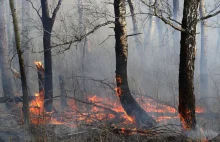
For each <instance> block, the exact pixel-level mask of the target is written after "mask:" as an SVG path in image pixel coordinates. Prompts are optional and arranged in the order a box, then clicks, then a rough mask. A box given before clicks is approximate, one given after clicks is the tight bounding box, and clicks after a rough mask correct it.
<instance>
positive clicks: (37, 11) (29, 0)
mask: <svg viewBox="0 0 220 142" xmlns="http://www.w3.org/2000/svg"><path fill="white" fill-rule="evenodd" d="M27 1H28V2H30V4H31V6H32V8H33V9H34V10H35V11H36V13H37V15H38V16H39V18H40V19H41V20H42V17H41V16H40V13H39V11H40V8H39V9H38V10H37V8H36V7H35V6H34V4H33V2H32V1H31V0H27Z"/></svg>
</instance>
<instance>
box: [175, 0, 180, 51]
mask: <svg viewBox="0 0 220 142" xmlns="http://www.w3.org/2000/svg"><path fill="white" fill-rule="evenodd" d="M178 13H179V0H173V17H174V19H175V20H178V19H177V18H178V17H177V16H178ZM179 41H180V34H179V31H177V30H174V33H173V47H174V50H175V51H176V53H179V45H180V44H179V43H180V42H179Z"/></svg>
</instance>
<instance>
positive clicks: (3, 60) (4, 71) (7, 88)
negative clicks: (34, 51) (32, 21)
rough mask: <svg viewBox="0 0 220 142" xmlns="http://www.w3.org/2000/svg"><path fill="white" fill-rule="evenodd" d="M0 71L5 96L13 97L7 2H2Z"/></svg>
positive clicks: (8, 105) (0, 4)
mask: <svg viewBox="0 0 220 142" xmlns="http://www.w3.org/2000/svg"><path fill="white" fill-rule="evenodd" d="M0 33H1V36H0V53H1V55H0V69H1V78H2V89H3V93H4V96H5V97H6V96H7V97H13V96H14V91H13V85H12V80H11V75H10V71H9V69H10V66H9V61H8V42H7V34H6V20H5V0H0ZM6 107H7V108H8V109H10V108H11V107H12V105H10V104H8V103H6Z"/></svg>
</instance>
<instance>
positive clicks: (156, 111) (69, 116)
mask: <svg viewBox="0 0 220 142" xmlns="http://www.w3.org/2000/svg"><path fill="white" fill-rule="evenodd" d="M35 96H36V99H35V100H33V101H32V102H31V103H30V107H31V108H30V112H31V116H32V118H31V122H32V123H33V124H45V123H51V124H65V123H67V122H70V121H73V122H76V123H81V122H83V123H86V124H91V123H99V122H104V123H106V124H107V123H113V124H116V125H117V124H118V125H121V126H123V127H124V126H135V122H134V119H133V118H131V117H129V116H128V115H127V114H126V113H125V111H124V109H123V108H122V106H121V105H120V103H119V102H118V101H114V100H112V99H110V98H102V97H98V96H96V95H93V96H88V97H87V101H86V102H85V103H83V105H80V106H79V105H77V104H76V103H75V101H74V100H69V102H68V104H69V106H70V107H69V109H68V110H66V111H65V116H62V118H60V117H61V116H60V117H56V118H54V117H48V116H47V115H45V112H44V109H43V103H44V102H43V96H41V95H39V94H36V95H35ZM136 100H137V102H138V103H140V105H141V106H142V108H144V109H145V111H146V112H148V113H149V114H150V115H151V116H152V117H153V118H154V119H155V120H156V121H157V122H164V123H165V124H166V122H167V121H168V120H171V119H175V120H177V119H179V118H180V117H179V115H178V112H177V110H176V109H175V108H174V107H172V106H169V105H165V104H160V103H157V102H155V101H154V100H153V99H151V98H148V97H143V96H142V97H140V98H137V99H136ZM196 112H197V113H202V112H204V110H203V109H202V108H198V109H197V111H196ZM49 120H50V121H49ZM74 127H75V125H74Z"/></svg>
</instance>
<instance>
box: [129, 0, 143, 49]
mask: <svg viewBox="0 0 220 142" xmlns="http://www.w3.org/2000/svg"><path fill="white" fill-rule="evenodd" d="M128 4H129V8H130V12H131V18H132V24H133V33H134V34H138V33H139V30H138V23H137V18H136V16H135V10H134V1H133V0H128ZM134 39H135V42H136V48H140V47H141V45H140V44H141V41H140V40H141V39H140V36H138V35H135V36H134ZM139 50H140V49H139Z"/></svg>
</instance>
